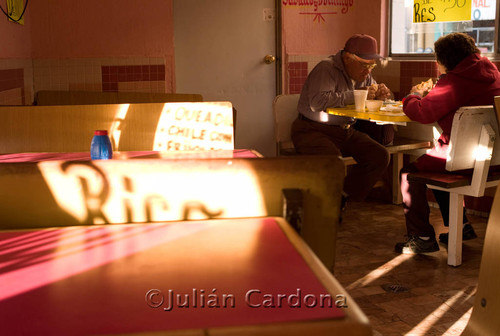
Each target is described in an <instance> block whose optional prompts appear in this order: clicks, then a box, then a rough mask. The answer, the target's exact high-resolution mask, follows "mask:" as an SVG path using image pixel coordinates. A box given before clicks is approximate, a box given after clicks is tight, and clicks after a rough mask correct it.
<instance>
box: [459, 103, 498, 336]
mask: <svg viewBox="0 0 500 336" xmlns="http://www.w3.org/2000/svg"><path fill="white" fill-rule="evenodd" d="M498 107H499V111H500V106H498ZM499 244H500V188H497V191H496V194H495V198H494V200H493V205H492V207H491V212H490V218H489V220H488V227H487V228H486V236H485V238H484V248H483V254H482V257H481V268H480V270H479V280H478V287H477V292H476V295H475V298H474V307H473V309H472V314H471V317H470V319H469V322H468V323H467V327H466V329H465V330H464V333H463V334H462V335H465V336H475V335H477V336H494V335H498V331H499V330H500V319H499V318H498V316H500V281H498V279H499V278H500V267H498V261H499V260H500V249H499V248H498V245H499Z"/></svg>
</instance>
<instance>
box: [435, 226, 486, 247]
mask: <svg viewBox="0 0 500 336" xmlns="http://www.w3.org/2000/svg"><path fill="white" fill-rule="evenodd" d="M474 238H477V234H476V232H475V231H474V228H473V227H472V225H470V224H469V223H467V224H465V225H464V228H463V229H462V240H471V239H474ZM439 241H440V242H441V243H443V244H448V233H441V234H440V235H439Z"/></svg>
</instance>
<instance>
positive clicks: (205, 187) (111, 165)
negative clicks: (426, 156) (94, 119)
mask: <svg viewBox="0 0 500 336" xmlns="http://www.w3.org/2000/svg"><path fill="white" fill-rule="evenodd" d="M343 181H344V165H343V163H342V161H341V160H340V159H339V158H337V157H333V156H332V157H326V156H325V157H323V156H314V157H308V158H307V159H305V157H281V158H253V159H183V160H175V159H154V160H151V159H130V160H99V161H81V162H78V161H73V162H70V161H45V162H40V163H0V189H1V190H2V191H3V192H1V193H0V229H22V228H43V227H47V228H49V227H54V226H75V225H93V224H113V223H143V222H150V221H151V222H161V221H179V220H196V219H215V218H241V217H262V216H281V215H282V212H283V190H284V189H299V190H302V192H303V222H302V231H301V235H302V237H303V238H304V240H305V241H306V242H307V243H308V244H309V246H311V248H312V249H313V250H314V252H315V253H316V255H318V257H319V258H320V259H321V260H322V261H323V263H324V264H325V265H326V266H327V267H328V268H329V269H330V270H332V269H333V264H334V258H335V241H336V235H337V224H338V219H339V214H340V197H341V192H342V187H343Z"/></svg>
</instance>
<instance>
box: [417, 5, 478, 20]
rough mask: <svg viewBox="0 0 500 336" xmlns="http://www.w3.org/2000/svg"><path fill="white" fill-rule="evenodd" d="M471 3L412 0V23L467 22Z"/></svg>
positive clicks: (469, 16) (469, 17)
mask: <svg viewBox="0 0 500 336" xmlns="http://www.w3.org/2000/svg"><path fill="white" fill-rule="evenodd" d="M472 1H473V0H413V22H414V23H419V22H450V21H469V20H470V19H471V5H472ZM476 2H477V1H476Z"/></svg>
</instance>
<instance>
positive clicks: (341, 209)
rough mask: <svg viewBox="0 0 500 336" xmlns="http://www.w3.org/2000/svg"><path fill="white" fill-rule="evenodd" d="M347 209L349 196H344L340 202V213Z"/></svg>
mask: <svg viewBox="0 0 500 336" xmlns="http://www.w3.org/2000/svg"><path fill="white" fill-rule="evenodd" d="M346 207H347V196H344V195H342V198H341V200H340V211H345V208H346Z"/></svg>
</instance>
